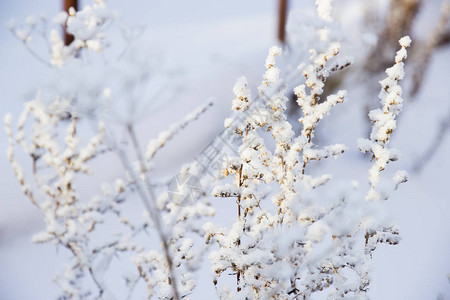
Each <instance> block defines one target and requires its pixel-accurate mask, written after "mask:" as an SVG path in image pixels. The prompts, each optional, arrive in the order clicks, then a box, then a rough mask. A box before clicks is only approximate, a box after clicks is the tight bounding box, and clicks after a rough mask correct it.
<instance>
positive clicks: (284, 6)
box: [278, 0, 288, 44]
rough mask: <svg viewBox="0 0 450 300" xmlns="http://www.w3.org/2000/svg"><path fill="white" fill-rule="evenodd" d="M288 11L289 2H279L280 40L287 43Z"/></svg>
mask: <svg viewBox="0 0 450 300" xmlns="http://www.w3.org/2000/svg"><path fill="white" fill-rule="evenodd" d="M287 10H288V0H279V5H278V40H279V41H280V43H282V44H285V43H286V15H287Z"/></svg>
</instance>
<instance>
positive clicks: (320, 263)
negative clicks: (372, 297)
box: [204, 1, 410, 299]
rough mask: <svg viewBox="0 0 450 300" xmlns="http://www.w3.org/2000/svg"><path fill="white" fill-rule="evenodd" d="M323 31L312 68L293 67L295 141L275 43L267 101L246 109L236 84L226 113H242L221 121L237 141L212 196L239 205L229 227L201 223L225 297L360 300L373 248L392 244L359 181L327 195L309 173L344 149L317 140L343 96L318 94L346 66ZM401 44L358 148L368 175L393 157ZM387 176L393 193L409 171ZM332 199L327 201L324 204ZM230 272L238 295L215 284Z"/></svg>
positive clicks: (326, 13) (392, 234) (327, 184)
mask: <svg viewBox="0 0 450 300" xmlns="http://www.w3.org/2000/svg"><path fill="white" fill-rule="evenodd" d="M317 3H318V14H319V16H320V17H321V18H322V19H327V20H328V21H329V18H331V13H330V7H329V5H330V3H331V1H317ZM327 30H328V29H327V28H319V29H318V32H317V34H318V35H319V36H320V37H321V41H322V42H326V45H321V47H320V48H321V49H322V50H317V49H312V50H311V57H310V63H309V64H302V66H301V68H300V71H301V72H302V74H303V76H304V78H305V82H304V83H302V84H300V85H298V86H297V87H295V88H294V93H295V95H296V96H297V103H298V105H299V106H300V108H301V110H302V112H303V114H302V117H301V118H300V119H299V122H300V123H301V124H302V131H301V133H300V135H298V136H295V134H294V132H293V131H292V126H291V124H290V123H289V122H288V120H287V118H286V114H285V111H286V102H287V101H288V99H287V98H286V97H285V96H284V94H285V87H284V86H285V84H284V82H283V81H282V80H281V79H280V74H281V71H280V69H279V68H278V66H277V64H276V56H278V55H280V54H281V49H279V48H278V47H272V48H271V49H270V50H269V54H268V57H267V59H266V63H265V66H266V72H265V74H264V76H263V81H262V84H261V86H260V87H259V89H258V92H259V97H260V98H261V99H264V100H265V101H264V102H262V101H261V102H260V101H257V100H254V101H252V102H250V103H249V104H247V102H246V105H245V111H244V109H241V105H240V102H238V101H239V99H241V98H243V97H241V98H240V95H249V94H250V91H248V90H246V86H247V84H246V81H245V80H244V79H242V78H240V79H239V80H238V82H237V83H236V86H235V88H234V89H233V91H234V92H235V94H236V97H237V99H238V100H234V102H233V105H232V108H233V110H235V111H238V112H239V113H240V114H241V115H239V113H238V116H237V117H236V118H234V119H233V118H229V119H227V120H226V121H225V127H226V128H228V129H229V130H231V131H232V132H233V133H234V134H235V135H236V136H238V137H239V138H240V139H241V145H240V147H239V151H238V153H239V154H238V155H237V156H228V157H226V158H225V159H224V160H223V169H222V170H223V174H224V175H225V176H227V177H231V178H230V179H227V180H225V181H227V182H226V183H223V184H219V185H216V186H215V188H214V189H213V192H212V195H213V196H214V197H222V198H224V200H223V201H229V204H230V205H233V206H234V205H236V206H237V213H236V219H235V221H234V222H233V224H232V226H231V227H230V228H223V227H220V226H217V225H215V224H212V223H208V224H206V225H205V226H204V229H205V231H206V242H207V243H211V242H215V243H216V244H217V245H218V246H219V248H218V249H217V250H216V251H213V252H212V253H211V255H210V257H209V258H210V260H211V262H212V271H213V273H214V276H215V279H214V281H213V282H214V285H215V286H216V289H217V292H218V293H219V295H220V297H221V298H223V299H298V298H301V299H309V298H310V297H311V295H312V294H313V293H316V292H320V291H323V290H327V291H328V296H329V298H330V299H338V298H347V297H348V298H358V299H364V298H366V297H367V295H366V292H367V291H368V289H369V285H370V270H371V254H372V252H373V251H374V250H375V248H376V244H378V243H388V244H397V243H398V241H399V237H398V229H397V228H396V227H395V226H393V225H389V224H388V225H386V224H385V222H384V221H382V220H381V218H380V219H379V210H378V209H375V207H374V206H373V205H371V203H370V202H365V201H364V199H363V196H362V195H361V194H360V193H359V191H358V185H357V184H354V187H353V188H352V189H350V190H347V191H345V192H341V191H339V190H334V189H333V184H332V183H331V180H332V178H331V176H330V175H328V174H323V175H321V176H318V177H313V176H311V175H308V174H307V173H308V172H307V171H308V169H307V166H308V165H309V164H311V163H312V162H313V161H316V160H322V159H326V158H329V157H339V156H340V155H342V154H343V153H344V152H345V150H346V149H347V147H346V146H345V145H343V144H336V145H330V146H325V147H318V145H315V144H314V134H315V130H316V128H317V126H318V124H319V122H320V121H321V120H322V119H323V117H324V116H326V115H327V114H329V113H330V111H331V108H332V107H333V106H335V105H337V104H338V103H342V102H344V101H345V100H346V97H347V93H346V91H344V90H341V91H337V92H336V93H335V94H332V95H329V96H327V97H326V98H325V97H323V96H322V95H323V92H324V87H325V84H326V81H327V78H328V77H329V76H330V74H331V73H333V72H336V71H339V70H341V69H343V68H345V67H347V66H349V65H350V63H351V61H350V60H348V59H346V60H343V61H339V60H337V58H336V57H337V56H338V54H339V51H340V45H339V43H338V42H335V41H330V40H328V37H329V36H330V35H329V34H328V32H327ZM400 43H401V45H402V49H401V50H400V51H399V52H398V53H397V55H396V58H395V60H396V64H395V65H394V67H392V68H390V69H388V70H387V71H386V73H387V75H388V78H387V79H385V80H384V81H382V82H381V83H382V92H381V93H380V99H381V103H382V105H383V107H382V109H380V110H376V111H374V112H373V113H371V118H372V120H373V122H374V127H373V131H372V134H371V139H370V140H362V141H360V143H359V145H360V148H361V149H363V150H364V149H365V150H366V151H371V152H372V153H373V155H374V158H376V159H377V161H376V162H375V168H372V169H371V170H370V176H372V177H373V178H375V177H376V176H378V175H379V172H380V171H381V169H382V168H384V167H385V166H386V164H387V162H388V161H391V160H395V159H397V158H398V154H397V152H395V151H391V150H387V147H386V144H387V142H388V139H389V136H390V134H391V133H392V130H394V128H395V116H396V115H397V114H398V113H399V111H400V109H401V103H402V99H401V88H400V87H399V86H398V85H397V82H398V80H400V79H401V78H402V77H403V60H404V59H405V58H406V50H405V48H406V47H407V46H409V43H410V40H409V38H403V39H402V40H401V41H400ZM323 46H324V47H323ZM244 83H245V84H244ZM236 103H239V105H237V104H236ZM243 111H244V112H243ZM263 132H269V133H271V138H272V139H268V138H263V134H264V133H263ZM270 143H272V145H270ZM271 146H272V147H271ZM270 149H273V150H270ZM374 170H375V171H374ZM374 176H375V177H374ZM393 180H394V184H395V187H396V186H398V184H400V183H402V182H405V181H406V180H407V174H406V172H404V171H400V172H397V173H396V175H395V176H394V178H393ZM375 186H376V180H372V181H371V187H370V189H369V192H368V197H370V196H371V195H373V194H374V191H375V190H376V189H375ZM267 188H270V189H271V191H267ZM330 194H331V195H332V196H331V198H332V199H330V200H326V201H325V200H324V198H327V197H329V195H330ZM327 195H328V196H327ZM338 195H339V196H338ZM229 198H231V199H235V201H234V200H233V201H230V200H229ZM323 249H326V250H323ZM230 272H231V274H232V275H233V276H236V288H235V289H233V288H230V287H228V286H223V284H221V280H220V277H221V276H223V275H224V274H227V273H228V274H230ZM233 290H234V292H233Z"/></svg>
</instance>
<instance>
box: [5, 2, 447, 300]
mask: <svg viewBox="0 0 450 300" xmlns="http://www.w3.org/2000/svg"><path fill="white" fill-rule="evenodd" d="M77 2H78V3H77V5H78V6H79V7H80V8H81V7H83V6H84V5H85V4H88V3H89V1H77ZM106 3H107V6H108V7H109V8H110V9H112V10H114V11H117V12H118V13H119V14H120V19H119V20H118V22H117V23H118V24H119V27H120V26H124V27H125V26H134V27H135V28H138V29H139V30H140V29H142V35H141V36H140V38H139V43H141V44H139V45H142V47H144V48H145V49H148V55H149V56H152V57H153V58H155V60H156V61H158V62H159V63H160V66H161V70H163V71H164V72H167V74H168V78H169V79H170V80H171V82H172V83H171V84H173V85H174V86H175V87H176V89H177V93H176V95H175V96H173V97H170V98H168V99H166V100H164V101H165V102H164V103H163V105H160V106H158V107H159V108H158V109H155V110H153V111H152V112H151V114H149V116H148V117H146V118H143V119H142V121H141V122H140V125H139V128H140V130H139V133H140V135H141V136H142V138H143V140H148V138H151V137H154V136H155V135H156V134H157V133H158V132H159V131H161V130H163V129H165V128H167V127H168V125H170V124H171V123H172V122H174V121H176V120H178V119H180V118H181V117H182V116H183V115H185V114H186V113H188V112H190V111H192V110H193V109H194V108H195V107H197V106H198V105H200V104H202V103H204V102H205V101H206V100H207V99H209V98H210V97H213V98H214V106H213V108H212V109H211V110H209V111H208V112H207V113H206V114H205V115H203V116H202V117H201V118H200V120H199V121H197V122H195V123H193V124H191V125H190V126H189V127H188V128H186V129H185V130H184V131H183V132H182V134H181V135H180V136H178V137H177V138H175V139H174V140H173V141H171V142H170V143H169V144H168V145H167V147H166V151H163V152H162V153H161V154H160V155H159V157H158V159H157V161H156V166H155V173H157V174H161V176H168V175H171V174H175V173H176V171H177V170H178V169H179V168H180V166H181V165H182V164H183V163H184V162H187V161H190V160H192V159H193V158H194V157H195V156H196V155H197V154H198V153H199V152H200V151H201V150H202V149H203V148H204V147H205V146H206V145H207V144H208V142H209V141H210V140H211V139H213V138H214V137H215V136H216V134H217V133H218V132H220V131H221V130H222V128H223V120H224V118H226V117H228V116H229V115H230V113H231V109H230V107H231V100H232V99H233V93H232V87H233V85H234V82H235V80H236V79H237V78H238V77H240V76H242V75H245V76H246V77H247V79H248V81H249V83H250V87H251V88H252V91H253V93H254V94H256V87H257V86H258V85H259V83H260V81H261V79H262V74H263V72H264V60H265V57H266V55H267V50H268V48H269V47H270V46H272V45H274V44H278V45H280V46H282V47H283V48H284V49H285V55H284V56H283V57H282V58H281V62H280V63H281V64H282V65H283V66H285V67H288V66H291V67H292V66H294V68H295V66H297V65H298V63H300V61H301V60H302V59H303V60H304V59H306V58H307V57H308V54H307V51H308V49H309V48H308V47H309V46H310V44H311V43H313V41H311V40H310V39H311V37H309V36H308V35H307V34H305V32H308V28H307V27H305V25H304V24H306V23H307V21H308V20H310V19H312V17H311V16H312V15H314V1H312V0H311V1H294V0H290V1H288V0H279V1H275V0H272V1H268V0H267V1H258V0H247V1H239V0H229V1H222V2H217V1H200V0H189V1H186V0H172V1H162V0H153V1H138V0H129V1H120V0H109V1H106ZM71 5H74V1H72V4H71ZM63 9H64V1H62V0H47V1H29V0H28V1H27V0H14V1H13V0H3V1H1V3H0V24H1V25H4V24H6V22H7V21H8V20H9V19H11V18H15V19H17V20H19V21H20V22H23V20H25V18H26V17H27V16H28V15H37V16H39V15H41V14H45V15H46V16H47V17H48V18H49V20H51V18H52V17H53V16H54V15H55V14H56V13H58V12H59V11H61V10H63ZM449 11H450V8H449V2H448V1H440V0H429V1H426V0H422V1H420V0H392V1H389V0H378V1H369V0H367V1H362V0H342V1H335V3H334V17H335V19H336V21H337V25H336V26H337V27H340V29H341V30H340V31H341V32H342V34H341V36H339V37H338V38H340V39H341V40H342V53H343V55H345V56H352V57H354V61H355V64H354V66H352V67H350V71H348V73H342V74H341V73H339V75H338V76H335V77H334V78H331V82H330V86H331V87H330V91H328V92H332V91H333V90H335V89H338V88H346V89H348V90H349V101H348V102H347V103H345V104H344V105H342V106H341V107H336V109H335V111H333V114H332V115H331V116H330V117H329V118H328V119H327V120H325V121H324V123H323V125H322V124H321V127H320V128H319V134H318V139H319V140H320V142H323V143H326V144H328V143H337V142H339V143H346V144H347V145H348V146H349V148H352V149H351V150H350V151H349V153H348V154H346V155H344V157H343V159H342V160H340V161H339V162H331V163H329V164H328V165H320V166H319V167H318V168H323V169H326V168H328V169H329V170H331V172H332V173H333V172H338V171H340V170H342V168H347V167H349V166H352V167H354V169H355V170H356V173H351V174H350V172H348V173H349V174H344V177H345V178H347V177H348V179H359V180H361V181H363V179H361V178H366V175H365V173H364V172H366V170H367V164H368V162H367V158H364V157H363V156H362V155H359V154H357V153H358V150H357V147H356V139H357V138H358V137H365V136H367V134H368V132H369V126H370V124H369V122H368V119H367V117H366V115H367V112H368V111H369V110H370V109H372V108H373V107H375V106H376V105H377V103H378V99H377V95H378V91H379V85H378V81H379V80H381V79H382V78H383V76H384V75H383V71H384V70H385V69H386V67H389V66H390V65H392V62H393V57H394V55H395V51H396V49H397V48H398V44H397V41H398V39H399V38H400V37H401V36H403V35H405V34H408V35H410V36H411V38H412V39H413V47H412V49H411V52H410V55H409V57H408V60H407V63H406V73H407V75H406V76H407V77H406V78H405V80H404V81H403V82H402V86H404V87H405V89H404V98H405V104H404V112H403V113H402V115H401V116H400V120H399V125H398V126H399V128H398V131H396V132H395V135H394V137H393V140H392V145H393V147H396V148H398V149H399V150H400V152H401V153H402V156H401V159H400V161H399V162H397V163H396V165H395V167H396V168H403V169H406V170H407V171H408V172H409V173H410V178H411V180H410V182H409V183H407V184H405V185H402V186H401V187H400V188H399V190H398V191H397V192H396V193H395V194H394V195H393V196H392V198H391V199H390V200H389V202H388V203H387V207H388V210H389V211H390V213H391V214H392V216H393V218H394V219H396V220H397V221H398V224H399V226H400V230H401V236H402V241H401V243H400V244H399V245H397V246H385V245H382V246H380V247H379V249H378V250H377V251H376V252H375V256H374V264H375V271H374V273H373V284H372V286H371V291H370V295H371V296H372V298H373V299H417V300H419V299H450V277H449V276H450V256H449V255H448V253H450V190H449V188H448V185H449V183H450V175H449V172H448V170H449V169H450V159H449V158H448V154H449V153H450V137H449V134H450V133H449V132H448V128H449V127H450V96H449V95H450V94H449V92H448V84H449V83H450V47H449V42H450V30H449V22H448V16H449ZM61 34H63V33H62V32H61ZM0 41H1V47H0V101H1V105H0V115H1V116H4V115H5V114H6V113H9V112H11V113H12V114H13V115H14V116H18V115H19V114H20V112H21V110H22V108H23V103H24V102H25V101H27V100H30V98H29V95H30V91H32V90H33V88H35V87H37V86H39V85H40V84H42V83H43V80H44V79H45V78H46V77H48V76H50V69H48V68H47V67H46V66H44V65H43V64H42V63H41V62H39V61H38V60H37V59H36V58H35V57H33V56H32V55H30V53H29V52H28V51H27V50H26V48H25V47H24V46H23V44H22V43H21V42H20V41H19V40H18V39H17V38H15V37H14V36H13V34H12V33H11V32H10V31H9V30H8V29H7V28H6V27H5V26H3V27H1V28H0ZM37 49H39V48H37ZM41 50H42V52H40V53H39V55H42V56H47V55H48V53H46V52H45V51H46V49H45V48H44V47H42V48H41ZM158 70H159V69H158V68H156V72H158ZM352 70H353V71H352ZM161 72H162V71H161ZM355 74H356V75H355ZM300 80H301V78H300V76H299V78H298V81H297V82H292V83H290V85H291V86H295V84H296V83H298V82H299V81H300ZM291 110H292V111H291V116H292V119H293V120H295V119H297V118H298V111H296V109H295V108H292V109H291ZM6 147H7V139H6V135H5V133H4V131H3V130H1V131H0V152H1V153H4V151H5V150H6ZM179 149H182V151H180V150H179ZM358 172H359V173H358ZM100 173H101V174H100V175H101V177H102V178H103V180H105V181H108V180H113V179H115V178H116V175H117V174H118V173H120V168H119V167H118V166H107V167H106V166H105V169H104V170H103V171H101V172H100ZM0 186H1V187H2V188H1V190H0V299H5V300H6V299H11V300H20V299H55V297H56V296H57V295H58V289H57V286H56V285H54V284H53V283H52V281H51V278H52V277H53V276H54V274H56V273H57V272H59V271H60V270H61V265H62V263H63V262H64V259H65V254H64V253H63V252H59V251H58V250H57V249H55V248H54V247H53V246H50V245H35V244H32V242H31V236H32V235H33V234H34V233H36V232H38V231H40V230H41V229H42V228H44V224H43V221H42V220H41V216H40V214H39V212H38V211H37V210H36V209H35V208H34V207H33V206H32V205H31V204H30V203H29V202H28V200H26V199H25V197H24V196H22V194H21V190H20V187H19V185H18V183H17V182H16V179H15V178H14V175H13V172H12V168H11V167H10V165H9V163H8V161H7V160H6V155H4V154H1V155H0ZM212 202H213V206H214V199H213V200H212ZM217 205H219V206H220V205H221V204H217ZM223 208H224V210H223V214H224V218H226V216H227V208H226V207H223ZM229 210H230V211H231V210H233V211H234V207H233V208H231V209H229ZM207 272H209V270H208V267H205V272H203V273H202V275H201V282H200V285H199V289H197V291H196V294H195V295H194V296H193V299H209V298H211V295H214V289H213V287H212V286H211V284H210V278H209V277H208V274H207ZM439 297H440V298H439Z"/></svg>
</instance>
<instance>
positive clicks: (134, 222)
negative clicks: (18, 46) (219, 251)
mask: <svg viewBox="0 0 450 300" xmlns="http://www.w3.org/2000/svg"><path fill="white" fill-rule="evenodd" d="M115 19H116V14H115V13H112V12H110V11H109V10H107V8H106V6H105V3H104V2H103V1H95V2H94V4H93V5H88V6H86V7H84V8H83V9H82V10H80V11H78V12H77V11H75V10H73V9H71V10H70V11H69V14H68V15H67V14H66V13H61V14H59V15H58V16H57V17H56V18H55V19H54V21H55V22H56V23H57V25H61V26H67V31H68V32H69V33H71V34H73V35H74V41H73V42H72V43H71V44H70V45H67V46H66V45H64V43H63V41H62V39H61V38H60V36H59V33H58V31H57V30H56V29H55V30H53V31H51V33H50V37H48V36H46V35H45V32H40V33H41V34H44V35H43V37H44V38H49V44H50V45H51V47H50V48H51V52H50V53H51V55H50V57H49V58H48V59H45V58H43V57H40V59H41V60H42V61H44V62H45V63H46V65H48V66H50V68H51V71H52V74H53V77H52V78H51V79H50V81H49V83H48V84H47V85H45V86H43V87H42V88H40V89H39V90H38V91H37V92H36V93H35V94H34V96H33V99H32V100H30V101H28V102H26V104H25V108H24V110H23V112H22V114H21V115H20V117H19V118H18V120H17V123H16V124H15V125H16V126H14V124H13V123H12V115H7V116H6V117H5V127H6V132H7V135H8V139H9V148H8V150H7V156H8V159H9V161H10V163H11V165H12V167H13V170H14V173H15V176H16V177H17V179H18V181H19V183H20V185H21V187H22V190H23V193H24V194H25V195H26V196H27V197H28V198H29V200H30V201H31V203H33V205H35V206H36V207H37V209H38V210H39V211H40V212H41V213H42V217H43V220H44V222H45V225H46V226H45V229H44V230H43V231H42V232H40V233H38V234H36V235H35V236H34V237H33V240H34V241H35V242H37V243H50V244H53V245H55V246H56V247H58V248H60V247H62V248H64V249H67V252H68V253H69V256H70V257H71V258H70V259H69V263H68V264H67V265H66V266H65V268H64V272H62V273H61V274H60V275H57V276H56V277H55V279H54V280H55V282H56V283H57V284H58V285H59V286H60V288H61V292H62V295H61V299H115V298H116V297H117V298H118V299H123V298H127V297H128V298H129V297H131V296H132V295H133V294H136V293H137V294H138V295H146V297H148V298H153V297H157V298H159V299H181V298H187V295H188V294H189V293H190V292H191V291H192V290H193V288H194V287H195V281H194V280H193V276H192V274H193V271H195V270H196V269H197V268H198V266H199V263H198V261H199V259H200V258H201V256H202V255H201V253H202V251H203V250H202V249H203V247H193V246H194V241H195V239H196V236H198V235H199V234H200V235H202V229H201V223H199V222H197V221H196V220H198V219H200V218H201V217H203V216H211V215H212V214H213V213H214V211H213V209H212V208H211V207H210V206H209V205H208V203H207V202H206V201H204V199H203V200H202V199H200V200H199V201H197V202H195V203H194V204H192V205H190V206H182V205H180V203H177V202H174V201H172V199H171V198H170V197H169V195H168V194H167V193H166V191H164V192H163V193H161V191H160V190H158V189H157V186H155V185H154V184H153V182H154V181H155V175H154V174H153V173H152V172H151V171H152V165H153V162H154V158H155V155H156V154H157V152H158V151H159V150H160V149H161V148H162V147H163V146H164V145H165V143H166V142H167V141H168V140H169V139H171V138H172V137H173V136H174V135H175V134H177V133H178V132H179V131H180V130H181V129H183V128H184V127H185V126H186V125H187V124H189V123H190V122H192V121H193V120H195V119H197V118H198V117H199V116H200V115H201V114H202V113H203V112H204V111H205V110H206V109H207V108H208V107H209V106H210V103H207V104H206V105H204V106H202V107H200V108H198V109H196V110H195V111H194V112H193V113H191V114H189V115H187V116H186V117H184V118H183V119H182V120H180V121H179V122H178V123H176V124H174V125H172V126H171V127H170V128H169V129H168V130H166V131H163V132H161V133H160V134H159V135H158V136H157V137H156V138H155V139H153V140H150V141H149V142H148V147H147V155H144V154H143V151H142V149H141V146H140V145H139V142H140V138H139V137H138V136H137V133H136V130H135V127H136V120H139V118H142V114H143V113H144V112H145V111H148V109H147V110H146V109H145V108H148V106H149V103H150V105H152V101H154V100H155V99H154V97H156V96H155V95H157V96H158V97H163V96H164V90H165V89H164V88H165V86H164V85H160V86H159V88H160V90H162V92H157V93H155V92H154V89H156V88H157V87H158V78H157V77H156V78H155V77H152V76H150V75H151V74H150V71H151V65H150V64H149V62H148V61H147V60H145V59H143V60H139V59H142V56H141V57H140V56H138V55H136V54H137V53H136V52H133V50H132V49H129V45H128V44H126V45H125V48H126V50H127V51H128V52H131V55H129V53H128V54H127V53H126V52H125V53H124V52H122V54H121V55H120V56H119V58H118V59H116V60H112V59H111V55H112V54H111V53H113V54H114V51H113V50H114V48H113V47H112V45H110V44H109V42H107V41H108V39H107V38H106V34H105V27H106V26H107V25H111V24H112V23H113V21H114V20H115ZM41 21H42V22H45V20H43V19H42V20H41ZM25 27H26V28H25V29H23V28H22V27H20V26H18V25H11V30H12V32H13V33H14V34H15V35H16V36H17V37H18V38H20V40H22V41H23V42H24V43H25V45H26V46H27V45H28V43H29V42H30V41H32V40H33V32H34V31H33V30H34V29H36V28H38V25H37V23H35V22H31V21H28V22H27V25H25ZM42 27H44V26H42ZM21 28H22V29H21ZM24 30H25V31H24ZM111 48H112V49H111ZM119 48H120V47H119ZM30 49H31V50H33V49H32V48H30ZM109 49H111V51H110V52H109V54H106V52H107V50H109ZM33 53H35V52H33ZM108 55H110V56H108ZM108 60H111V61H109V62H108ZM105 62H106V63H105ZM142 102H143V103H142ZM118 133H119V134H118ZM16 148H21V149H22V150H23V152H25V153H26V154H27V155H28V156H29V157H30V160H29V162H30V164H31V165H30V166H31V170H32V172H31V174H30V172H27V171H26V170H27V169H29V168H28V167H25V168H24V167H23V164H21V163H19V159H18V158H17V156H18V155H21V154H20V153H18V151H17V149H16ZM116 157H118V160H117V159H116ZM115 161H119V162H120V163H119V164H116V163H115ZM120 165H122V173H121V174H120V173H119V171H117V173H118V174H117V177H118V178H117V179H116V180H114V181H113V182H109V183H100V182H99V177H100V178H101V174H102V173H104V169H105V168H106V169H111V168H113V169H116V170H117V168H120ZM27 166H28V165H27ZM185 170H186V169H185ZM99 173H100V174H99ZM158 179H159V178H158ZM139 199H140V202H136V201H139ZM133 207H135V208H133ZM136 212H138V213H137V214H136ZM197 240H198V237H197ZM201 244H202V243H200V245H201ZM111 269H114V270H119V271H118V272H111ZM114 277H118V278H119V279H120V278H121V277H123V279H124V280H123V288H118V287H116V286H112V284H111V278H114ZM112 282H117V279H115V280H114V281H112ZM136 286H140V287H141V288H143V287H144V288H143V289H142V291H141V292H138V291H135V287H136ZM125 287H126V288H125ZM145 291H146V292H145Z"/></svg>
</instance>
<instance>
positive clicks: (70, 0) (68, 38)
mask: <svg viewBox="0 0 450 300" xmlns="http://www.w3.org/2000/svg"><path fill="white" fill-rule="evenodd" d="M71 7H73V8H74V9H75V11H78V0H63V9H64V11H65V12H67V13H69V9H70V8H71ZM73 40H74V37H73V35H71V34H70V33H68V32H67V26H64V44H65V45H66V46H68V45H70V43H72V42H73Z"/></svg>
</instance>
